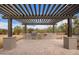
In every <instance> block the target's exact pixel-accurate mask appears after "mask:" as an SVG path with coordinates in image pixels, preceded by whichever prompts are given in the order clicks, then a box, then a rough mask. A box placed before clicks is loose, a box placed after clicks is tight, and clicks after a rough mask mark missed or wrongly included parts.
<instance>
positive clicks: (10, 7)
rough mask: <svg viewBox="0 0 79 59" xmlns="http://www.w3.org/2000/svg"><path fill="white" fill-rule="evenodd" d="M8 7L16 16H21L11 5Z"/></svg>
mask: <svg viewBox="0 0 79 59" xmlns="http://www.w3.org/2000/svg"><path fill="white" fill-rule="evenodd" d="M6 6H7V7H8V8H9V9H11V10H12V11H13V12H14V13H15V14H17V15H19V13H18V12H17V11H16V10H14V8H13V7H12V6H11V5H9V4H7V5H6ZM19 16H20V15H19Z"/></svg>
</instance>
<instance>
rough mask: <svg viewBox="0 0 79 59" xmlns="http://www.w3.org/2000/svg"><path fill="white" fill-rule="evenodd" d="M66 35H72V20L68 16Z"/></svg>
mask: <svg viewBox="0 0 79 59" xmlns="http://www.w3.org/2000/svg"><path fill="white" fill-rule="evenodd" d="M68 37H72V20H71V19H69V18H68Z"/></svg>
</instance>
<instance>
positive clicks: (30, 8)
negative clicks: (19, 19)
mask: <svg viewBox="0 0 79 59" xmlns="http://www.w3.org/2000/svg"><path fill="white" fill-rule="evenodd" d="M28 6H29V7H30V10H31V13H32V15H33V16H34V14H33V10H32V7H31V5H30V4H29V5H28Z"/></svg>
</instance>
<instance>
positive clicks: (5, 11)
mask: <svg viewBox="0 0 79 59" xmlns="http://www.w3.org/2000/svg"><path fill="white" fill-rule="evenodd" d="M0 10H2V11H4V12H6V13H7V14H8V15H12V14H11V13H10V12H8V11H7V10H5V9H4V8H1V7H0Z"/></svg>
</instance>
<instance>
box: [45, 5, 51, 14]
mask: <svg viewBox="0 0 79 59" xmlns="http://www.w3.org/2000/svg"><path fill="white" fill-rule="evenodd" d="M50 7H51V4H49V5H48V8H47V10H46V14H45V15H47V13H48V10H49V8H50Z"/></svg>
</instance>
